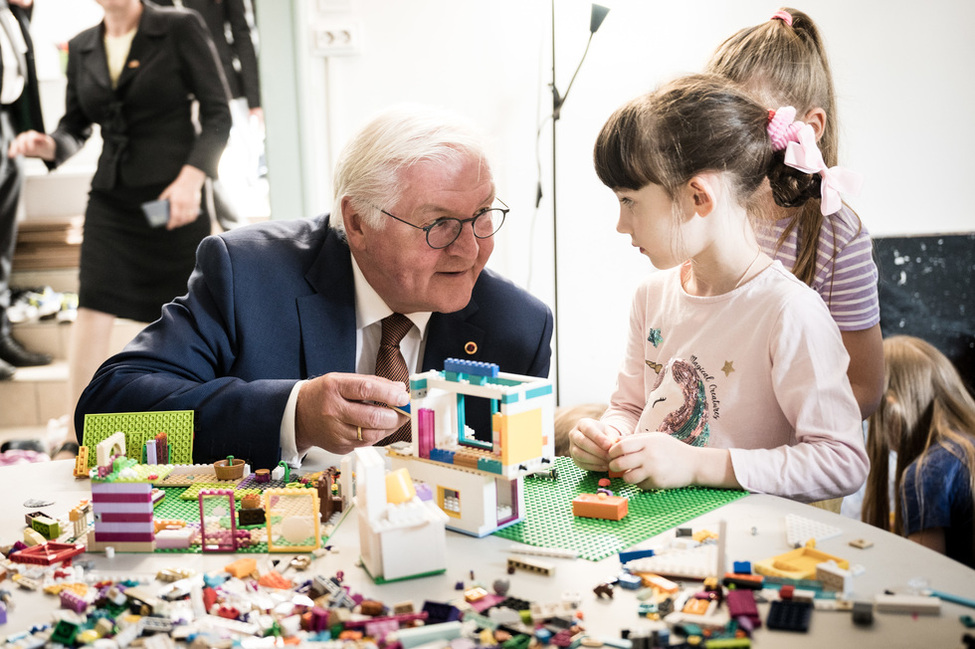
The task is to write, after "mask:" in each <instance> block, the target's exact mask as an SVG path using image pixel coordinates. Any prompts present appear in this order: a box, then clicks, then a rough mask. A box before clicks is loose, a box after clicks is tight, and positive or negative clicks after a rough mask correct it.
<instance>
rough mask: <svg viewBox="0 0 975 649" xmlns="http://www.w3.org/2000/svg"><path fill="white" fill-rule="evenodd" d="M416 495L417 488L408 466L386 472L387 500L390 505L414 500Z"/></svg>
mask: <svg viewBox="0 0 975 649" xmlns="http://www.w3.org/2000/svg"><path fill="white" fill-rule="evenodd" d="M414 496H416V489H415V488H414V487H413V480H412V479H411V478H410V472H409V471H407V470H406V467H403V468H402V469H396V470H395V471H390V472H389V473H387V474H386V502H388V503H389V504H390V505H401V504H403V503H405V502H409V501H411V500H413V497H414Z"/></svg>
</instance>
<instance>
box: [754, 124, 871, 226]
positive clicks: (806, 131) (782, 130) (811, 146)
mask: <svg viewBox="0 0 975 649" xmlns="http://www.w3.org/2000/svg"><path fill="white" fill-rule="evenodd" d="M795 116H796V109H795V108H793V107H792V106H786V107H784V108H780V109H778V110H777V111H774V112H772V111H769V124H768V135H769V139H771V140H772V150H773V151H782V150H785V164H787V165H789V166H790V167H792V168H793V169H798V170H799V171H801V172H803V173H807V174H819V175H820V177H821V178H822V182H821V183H820V195H821V201H820V209H821V211H822V213H823V214H833V213H835V212H838V211H839V209H840V207H842V206H843V199H842V198H841V197H840V194H841V193H843V194H851V195H856V194H858V193H860V187H861V186H862V185H863V176H861V175H860V174H858V173H856V172H855V171H850V170H849V169H844V168H843V167H840V166H838V165H837V166H835V167H827V166H826V163H825V162H824V161H823V154H822V152H821V151H820V150H819V147H818V146H817V145H816V133H815V132H814V131H813V128H812V126H810V125H809V124H806V123H804V122H797V121H794V120H795Z"/></svg>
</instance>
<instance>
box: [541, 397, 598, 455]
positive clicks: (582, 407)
mask: <svg viewBox="0 0 975 649" xmlns="http://www.w3.org/2000/svg"><path fill="white" fill-rule="evenodd" d="M608 407H609V406H608V404H605V403H580V404H578V405H575V406H560V407H559V408H556V409H555V422H554V432H555V454H556V455H569V446H570V444H569V433H571V432H572V429H573V428H575V426H576V424H577V423H579V420H580V419H584V418H587V417H588V418H589V419H599V418H600V417H602V416H603V413H604V412H606V408H608Z"/></svg>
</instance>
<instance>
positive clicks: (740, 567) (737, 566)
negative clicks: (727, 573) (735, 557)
mask: <svg viewBox="0 0 975 649" xmlns="http://www.w3.org/2000/svg"><path fill="white" fill-rule="evenodd" d="M732 572H734V573H735V574H739V575H750V574H752V562H751V561H735V563H734V570H732Z"/></svg>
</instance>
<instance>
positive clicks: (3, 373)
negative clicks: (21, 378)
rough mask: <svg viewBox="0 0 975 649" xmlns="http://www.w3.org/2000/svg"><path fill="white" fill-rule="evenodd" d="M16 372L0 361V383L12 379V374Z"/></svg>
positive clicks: (6, 363)
mask: <svg viewBox="0 0 975 649" xmlns="http://www.w3.org/2000/svg"><path fill="white" fill-rule="evenodd" d="M16 371H17V368H15V367H14V366H13V365H11V364H10V363H8V362H7V361H5V360H0V381H9V380H10V379H12V378H14V372H16Z"/></svg>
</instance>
